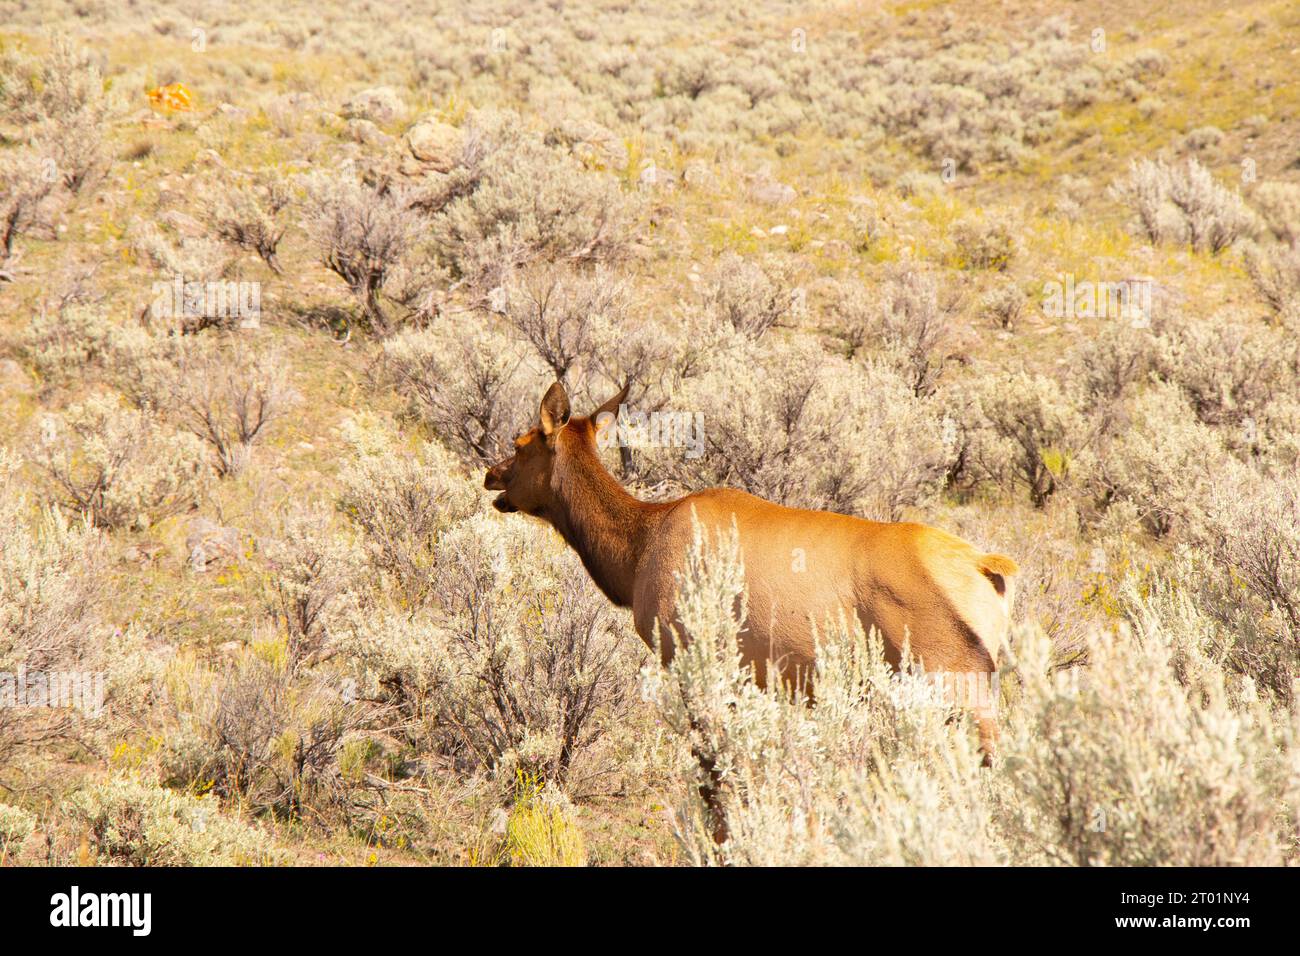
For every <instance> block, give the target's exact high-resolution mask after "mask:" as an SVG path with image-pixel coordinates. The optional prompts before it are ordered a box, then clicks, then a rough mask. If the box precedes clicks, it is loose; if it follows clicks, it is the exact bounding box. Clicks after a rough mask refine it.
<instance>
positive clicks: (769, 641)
mask: <svg viewBox="0 0 1300 956" xmlns="http://www.w3.org/2000/svg"><path fill="white" fill-rule="evenodd" d="M627 394H628V386H624V388H623V390H622V391H621V392H619V394H617V395H615V396H614V397H613V398H611V399H610V400H609V401H607V402H606V403H605V404H604V405H602V406H600V408H598V409H597V410H596V411H595V412H594V413H593V414H592V415H591V416H590V417H588V418H582V417H573V416H572V415H571V414H570V408H569V397H568V394H567V393H566V392H565V389H564V386H563V385H562V384H561V383H560V382H556V383H555V384H553V385H552V386H551V387H550V388H549V389H548V390H547V392H546V394H545V396H544V397H543V398H542V402H541V409H540V412H539V424H538V425H537V426H536V427H534V428H533V429H531V430H530V431H528V432H526V433H524V434H523V435H521V436H519V437H518V438H517V439H516V440H515V443H514V454H513V455H511V456H510V457H509V458H507V459H505V460H504V461H501V462H498V463H497V464H495V465H493V466H492V467H491V468H489V469H488V471H487V475H486V476H485V478H484V481H483V486H484V487H485V488H486V489H488V490H489V491H499V492H500V494H499V495H498V496H497V497H496V499H495V500H494V501H493V502H492V504H493V507H494V508H496V510H497V511H500V512H502V513H505V514H511V513H515V512H520V513H523V514H526V515H531V516H532V517H534V518H540V519H541V520H543V521H546V522H548V523H549V524H550V525H551V526H552V527H554V528H555V530H556V531H558V532H559V533H560V535H561V536H562V537H563V538H564V540H565V541H566V542H568V544H569V545H570V546H571V547H572V548H573V549H574V551H576V552H577V553H578V556H579V557H580V558H581V559H582V563H583V566H584V567H586V569H587V572H588V573H589V574H590V575H591V578H592V580H593V581H594V582H595V583H596V586H597V587H599V588H600V589H601V591H603V592H604V593H605V595H606V597H608V598H609V599H610V600H611V601H613V602H614V603H615V604H616V605H618V606H619V607H626V608H631V610H632V618H633V622H634V624H635V626H636V630H637V633H638V634H639V635H640V636H641V639H642V640H644V641H645V642H646V644H647V645H648V646H649V647H650V649H651V650H652V651H653V650H655V649H656V647H657V648H658V651H659V654H660V657H661V659H662V661H663V662H664V664H665V665H666V664H667V663H668V662H670V661H671V660H672V657H673V653H674V649H675V647H676V645H677V643H678V642H680V641H685V640H689V635H688V634H686V633H684V630H683V629H682V628H681V626H680V621H679V620H678V618H677V616H676V614H675V612H674V605H675V603H676V598H677V590H678V583H677V579H676V577H675V575H676V574H679V573H680V572H682V571H683V570H684V569H685V566H686V557H687V553H688V549H689V548H690V546H691V542H692V540H693V532H694V527H695V522H696V521H698V522H700V523H701V524H702V525H703V526H704V528H705V529H706V530H707V531H710V532H713V531H716V530H718V529H726V530H729V529H730V528H731V527H732V525H733V522H734V526H735V528H736V530H737V532H738V537H739V543H740V548H741V553H742V555H743V560H744V565H745V586H746V589H747V592H748V615H747V617H746V619H745V625H744V627H743V628H742V630H741V632H740V634H739V642H740V652H741V656H742V659H743V661H744V662H745V663H746V664H748V665H749V666H751V667H752V668H753V671H754V675H755V679H756V681H757V682H758V683H759V685H760V686H765V685H766V681H767V679H768V674H767V668H768V664H769V662H772V664H773V665H774V666H776V667H777V668H778V669H779V671H780V673H781V675H782V676H783V677H789V676H790V675H803V678H802V679H800V683H799V689H800V690H802V691H803V692H805V693H808V694H811V690H812V688H811V685H810V683H809V682H808V681H807V680H806V678H807V676H808V675H811V674H812V671H813V663H814V657H815V652H816V647H815V643H816V625H818V624H821V623H823V622H824V621H825V620H826V619H827V617H828V616H829V615H835V614H838V613H840V612H841V611H844V612H849V611H850V610H851V611H852V612H854V613H856V615H857V618H858V620H859V621H860V622H861V624H862V627H863V630H864V631H866V632H868V633H869V632H870V630H871V629H872V628H875V629H876V631H877V632H878V633H879V634H880V637H881V640H882V643H883V645H884V652H885V657H886V659H887V660H888V661H889V663H890V664H891V665H892V666H894V667H895V668H897V667H898V666H899V665H900V663H901V661H902V658H903V654H904V646H905V645H906V646H907V647H908V650H909V652H910V655H911V659H912V660H913V661H916V662H918V663H920V664H921V665H922V666H923V667H924V668H925V670H926V671H927V672H929V673H934V672H944V673H949V674H951V673H957V674H964V675H981V676H983V675H989V674H991V673H992V672H993V671H995V670H996V669H997V662H998V653H999V650H1000V649H1001V647H1002V644H1003V641H1004V640H1005V638H1006V633H1007V628H1008V624H1009V619H1010V615H1011V601H1012V590H1013V587H1012V578H1013V577H1014V575H1015V574H1016V571H1017V567H1016V563H1015V562H1014V561H1013V560H1011V559H1010V558H1008V557H1006V556H1004V555H1001V554H985V553H984V552H982V551H980V550H978V549H977V548H975V547H974V546H972V545H971V544H968V543H967V542H965V541H963V540H962V539H961V538H958V537H955V536H954V535H951V534H948V533H947V532H945V531H940V530H939V529H937V528H931V527H928V526H926V525H922V524H912V523H881V522H876V521H868V520H866V519H863V518H857V517H853V516H850V515H843V514H836V513H833V512H827V511H807V510H801V509H798V508H787V507H784V506H782V505H778V504H774V503H772V502H770V501H766V500H764V499H762V498H757V497H755V496H754V495H750V494H747V493H745V492H743V491H737V490H734V489H730V488H709V489H706V490H703V491H696V492H692V493H691V494H688V495H686V496H685V497H682V498H679V499H677V500H676V501H667V502H644V501H640V500H638V499H637V498H635V497H633V496H632V495H631V494H629V493H628V492H627V491H626V490H625V489H624V488H623V486H622V485H620V484H619V482H618V481H617V480H616V479H615V478H614V476H613V475H611V474H610V473H609V472H608V471H607V470H606V469H605V466H604V464H603V463H602V462H601V460H600V455H599V452H598V450H597V435H598V431H599V430H600V429H601V428H605V427H610V426H611V424H612V422H613V420H614V419H615V416H616V414H617V412H618V410H619V409H620V408H621V407H622V406H623V404H624V403H625V402H626V400H627ZM796 553H798V557H799V560H798V562H797V564H798V566H799V570H797V571H796V570H793V569H794V567H795V566H796V562H795V561H794V560H792V558H793V556H794V555H795V554H796ZM656 625H658V626H656ZM976 714H977V721H978V724H979V729H980V741H981V747H982V749H983V750H984V756H985V762H986V763H987V762H988V760H989V757H990V755H991V753H992V748H993V742H994V739H995V737H996V723H995V719H994V716H993V714H992V710H991V708H980V709H977V710H976ZM705 769H706V772H707V771H708V770H709V768H707V767H706V768H705ZM704 789H705V788H702V791H703V790H704ZM707 799H708V798H707V793H706V800H707Z"/></svg>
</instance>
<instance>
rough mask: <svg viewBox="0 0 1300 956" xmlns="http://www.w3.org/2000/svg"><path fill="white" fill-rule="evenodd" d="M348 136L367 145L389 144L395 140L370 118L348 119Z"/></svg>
mask: <svg viewBox="0 0 1300 956" xmlns="http://www.w3.org/2000/svg"><path fill="white" fill-rule="evenodd" d="M347 130H348V136H350V137H351V138H352V139H353V140H355V141H356V142H358V143H363V144H365V145H366V146H387V145H388V144H389V143H391V142H392V141H393V137H391V136H389V135H388V134H387V133H385V132H384V131H383V130H382V129H380V128H379V127H378V126H376V125H375V124H374V123H372V122H370V120H368V119H350V120H348V127H347Z"/></svg>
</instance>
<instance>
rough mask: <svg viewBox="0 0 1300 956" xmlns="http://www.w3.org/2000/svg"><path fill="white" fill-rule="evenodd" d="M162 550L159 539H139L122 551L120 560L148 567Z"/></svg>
mask: <svg viewBox="0 0 1300 956" xmlns="http://www.w3.org/2000/svg"><path fill="white" fill-rule="evenodd" d="M162 552H163V543H162V542H161V541H141V542H139V543H138V544H133V545H131V546H130V547H129V548H127V549H126V550H125V551H124V552H122V560H124V561H127V562H129V563H131V564H138V565H139V566H140V567H142V568H143V567H148V566H149V565H151V564H153V562H154V559H155V558H157V557H158V555H160V554H161V553H162Z"/></svg>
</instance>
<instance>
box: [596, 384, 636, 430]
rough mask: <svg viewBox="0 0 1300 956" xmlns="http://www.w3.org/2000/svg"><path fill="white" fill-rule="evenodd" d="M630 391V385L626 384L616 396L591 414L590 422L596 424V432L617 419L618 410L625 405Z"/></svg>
mask: <svg viewBox="0 0 1300 956" xmlns="http://www.w3.org/2000/svg"><path fill="white" fill-rule="evenodd" d="M631 390H632V383H631V382H628V383H627V384H626V385H624V386H623V387H622V388H621V389H620V390H619V393H618V394H617V395H615V396H614V397H613V398H611V399H610V400H609V401H607V402H606V403H605V404H604V405H602V406H600V408H598V409H596V410H595V411H594V412H592V413H591V420H592V421H593V422H595V423H596V429H597V431H599V430H600V429H602V428H604V427H605V426H606V425H608V424H609V423H610V422H612V421H613V420H614V419H615V418H617V417H618V410H619V409H620V408H621V407H622V406H624V405H626V404H627V395H628V392H630V391H631Z"/></svg>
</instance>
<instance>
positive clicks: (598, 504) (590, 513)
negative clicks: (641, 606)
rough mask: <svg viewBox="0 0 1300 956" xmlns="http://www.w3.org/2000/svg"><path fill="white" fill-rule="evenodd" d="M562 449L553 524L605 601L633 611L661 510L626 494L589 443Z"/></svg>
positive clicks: (578, 441)
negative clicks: (640, 572)
mask: <svg viewBox="0 0 1300 956" xmlns="http://www.w3.org/2000/svg"><path fill="white" fill-rule="evenodd" d="M566 437H567V436H566ZM566 444H568V445H569V447H568V448H566V449H565V453H564V454H561V455H560V456H559V457H558V459H557V461H556V463H555V470H554V472H553V473H552V478H551V481H552V488H553V490H554V491H555V494H556V498H557V499H558V507H557V508H556V510H555V513H554V514H553V515H551V516H550V517H551V524H552V525H554V526H555V529H556V530H557V531H559V532H560V534H561V535H562V536H563V537H564V540H565V541H567V542H568V543H569V546H570V547H572V548H573V550H574V551H576V552H578V557H580V558H581V559H582V564H583V566H584V567H585V568H586V569H587V573H588V574H590V575H591V579H592V580H593V581H595V582H596V586H597V587H599V588H600V589H601V590H602V591H604V592H605V596H606V597H608V598H609V599H610V600H611V601H613V602H614V603H615V604H617V605H619V606H620V607H631V606H632V590H633V586H634V583H635V579H636V567H637V562H638V561H640V559H641V555H642V553H644V551H645V548H646V544H647V542H648V540H649V537H650V535H651V533H652V532H653V530H654V526H655V525H656V524H657V523H658V519H659V515H660V512H661V510H662V507H663V506H661V505H653V504H648V503H646V502H643V501H638V500H637V499H636V498H634V497H632V496H631V495H630V494H628V493H627V491H626V490H624V488H623V486H622V485H620V484H619V483H618V481H617V480H616V479H615V478H614V476H613V475H611V474H610V473H609V472H608V471H606V470H605V466H604V465H603V464H601V461H600V458H599V456H598V455H597V453H596V450H595V448H594V446H593V444H592V443H589V440H588V441H583V439H582V437H581V436H574V437H573V439H572V440H571V441H570V442H568V443H566Z"/></svg>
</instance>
